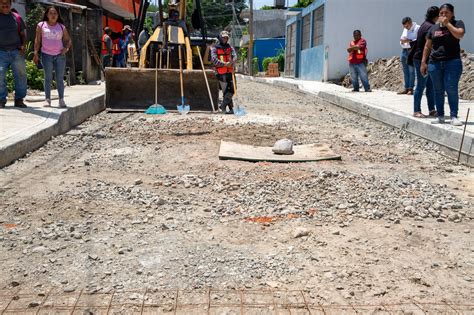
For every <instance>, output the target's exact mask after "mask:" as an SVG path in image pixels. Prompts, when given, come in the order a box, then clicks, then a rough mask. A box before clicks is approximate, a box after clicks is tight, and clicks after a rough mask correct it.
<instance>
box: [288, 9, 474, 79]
mask: <svg viewBox="0 0 474 315" xmlns="http://www.w3.org/2000/svg"><path fill="white" fill-rule="evenodd" d="M450 2H451V4H453V5H454V7H455V11H456V12H455V15H456V18H457V19H460V20H463V21H464V23H465V24H466V35H465V36H464V38H463V39H462V40H461V47H462V48H463V49H465V50H467V51H470V52H473V51H474V20H473V19H472V16H473V14H474V1H473V0H452V1H450ZM432 5H434V3H433V1H432V0H417V1H412V0H397V1H393V0H359V1H347V0H315V1H314V2H313V3H312V4H311V5H310V6H308V7H306V8H305V9H303V10H302V11H301V12H300V13H299V14H298V15H296V16H293V17H291V18H289V19H288V20H287V22H286V58H285V75H286V76H290V77H296V78H301V79H304V80H317V81H328V80H337V79H340V78H341V77H343V76H344V75H345V74H346V73H348V71H349V66H348V62H347V51H346V49H347V47H348V45H349V42H350V41H351V40H352V33H353V31H354V30H356V29H359V30H360V31H361V32H362V36H363V37H364V38H365V39H366V40H367V45H368V58H369V61H371V60H375V59H378V58H388V57H392V56H396V55H399V54H400V52H401V48H400V44H399V39H400V35H401V33H402V28H403V26H402V24H401V21H402V19H403V18H404V17H406V16H410V17H411V18H412V20H413V21H415V22H417V23H418V24H421V23H423V21H424V16H425V13H426V10H427V8H428V7H430V6H432Z"/></svg>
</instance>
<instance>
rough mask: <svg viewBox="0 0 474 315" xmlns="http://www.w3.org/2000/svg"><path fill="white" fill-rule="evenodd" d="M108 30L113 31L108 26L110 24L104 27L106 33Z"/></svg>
mask: <svg viewBox="0 0 474 315" xmlns="http://www.w3.org/2000/svg"><path fill="white" fill-rule="evenodd" d="M108 32H112V30H111V29H110V27H108V26H106V27H104V33H108Z"/></svg>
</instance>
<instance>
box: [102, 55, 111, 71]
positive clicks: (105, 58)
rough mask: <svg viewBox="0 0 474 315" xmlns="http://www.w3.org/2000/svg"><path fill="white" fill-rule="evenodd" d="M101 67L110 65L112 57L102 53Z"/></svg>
mask: <svg viewBox="0 0 474 315" xmlns="http://www.w3.org/2000/svg"><path fill="white" fill-rule="evenodd" d="M102 67H104V68H105V67H112V58H111V57H110V55H102Z"/></svg>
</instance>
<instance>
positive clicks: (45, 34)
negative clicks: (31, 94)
mask: <svg viewBox="0 0 474 315" xmlns="http://www.w3.org/2000/svg"><path fill="white" fill-rule="evenodd" d="M63 23H64V22H63V19H62V18H61V15H60V14H59V10H57V9H56V8H55V7H48V8H47V9H46V11H45V12H44V15H43V19H42V21H41V22H39V23H38V25H37V26H36V37H35V53H34V57H33V61H34V62H35V63H36V64H38V62H39V59H40V58H41V63H42V64H43V69H44V94H45V97H46V104H45V105H44V106H45V107H51V84H52V83H53V70H54V72H55V74H56V86H57V88H58V95H59V107H61V108H65V107H66V103H65V102H64V71H65V69H66V53H67V52H68V51H69V49H70V48H71V45H72V42H71V38H70V37H69V33H68V31H67V29H66V27H65V26H64V24H63ZM40 48H41V56H40Z"/></svg>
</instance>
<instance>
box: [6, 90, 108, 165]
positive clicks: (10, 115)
mask: <svg viewBox="0 0 474 315" xmlns="http://www.w3.org/2000/svg"><path fill="white" fill-rule="evenodd" d="M104 91H105V85H76V86H72V87H68V88H67V89H66V92H65V98H64V99H65V102H66V104H67V106H68V108H64V109H63V108H58V101H54V100H53V102H52V107H49V108H47V107H43V105H44V102H38V101H37V98H34V101H31V102H29V101H28V98H26V101H25V103H26V104H27V105H28V108H25V109H22V108H16V107H13V103H12V102H8V103H7V105H6V107H5V108H2V109H0V167H4V166H6V165H8V164H10V163H12V162H13V161H15V160H16V159H18V158H20V157H22V156H24V155H25V154H27V153H28V152H31V151H33V150H35V149H37V148H39V147H41V146H42V145H43V144H44V143H45V142H47V141H48V140H49V139H51V137H54V136H57V135H59V134H62V133H65V132H67V131H68V130H70V129H71V128H72V127H74V126H76V125H78V124H80V123H82V122H83V121H85V120H86V119H87V118H89V117H90V116H92V115H95V114H97V113H99V112H101V111H102V110H103V109H104Z"/></svg>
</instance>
